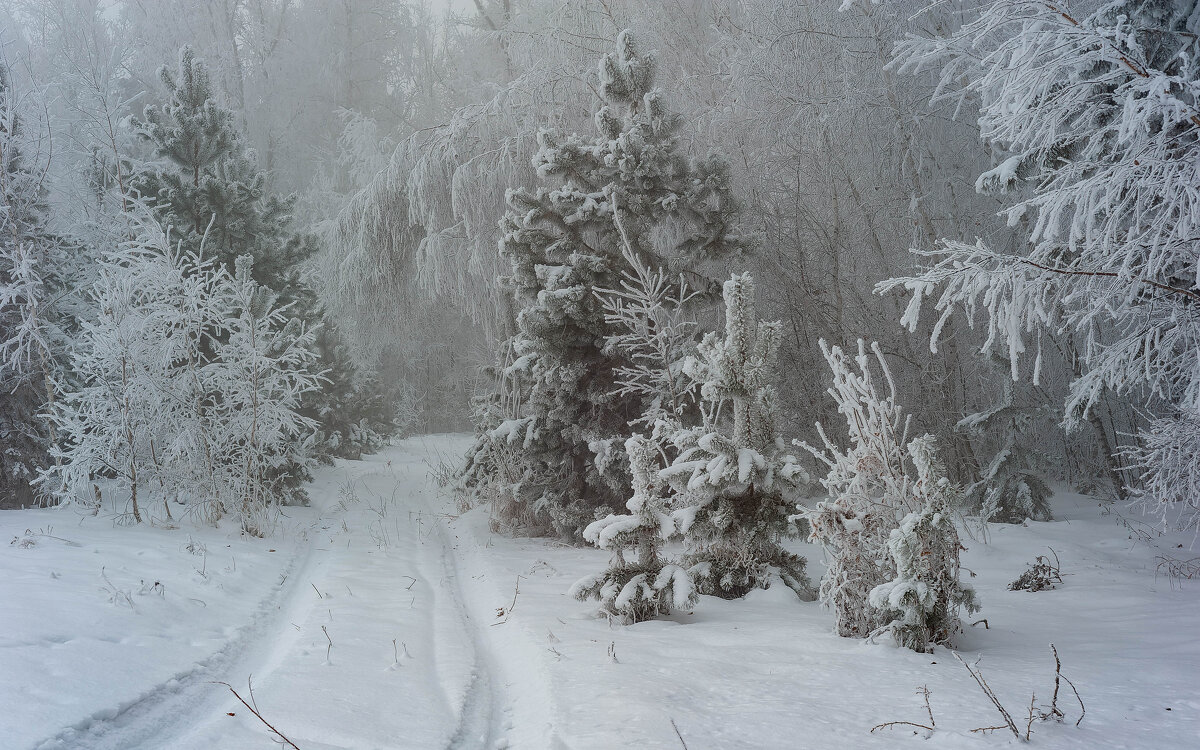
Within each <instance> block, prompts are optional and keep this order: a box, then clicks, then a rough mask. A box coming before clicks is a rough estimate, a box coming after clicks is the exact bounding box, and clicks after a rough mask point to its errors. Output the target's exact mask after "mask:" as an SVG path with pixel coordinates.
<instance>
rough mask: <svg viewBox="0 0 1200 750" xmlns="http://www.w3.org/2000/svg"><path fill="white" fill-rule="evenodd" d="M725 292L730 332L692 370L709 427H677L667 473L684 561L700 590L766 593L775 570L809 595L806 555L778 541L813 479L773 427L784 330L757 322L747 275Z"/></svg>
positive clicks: (706, 343) (705, 345) (716, 336)
mask: <svg viewBox="0 0 1200 750" xmlns="http://www.w3.org/2000/svg"><path fill="white" fill-rule="evenodd" d="M724 291H725V330H724V331H723V332H722V333H717V332H710V333H708V334H706V335H705V337H704V340H703V341H702V342H701V343H700V345H699V349H698V356H697V357H694V358H691V359H689V360H688V362H687V365H686V372H687V374H688V375H689V376H690V377H691V378H692V379H693V380H695V381H697V382H699V383H700V384H701V385H700V397H701V399H703V403H704V407H705V409H704V416H705V419H704V423H703V424H702V425H700V426H698V427H693V428H689V429H682V428H680V429H676V430H675V431H674V433H673V434H672V435H671V438H670V439H671V442H672V443H673V445H674V446H675V448H676V449H677V450H678V452H679V455H678V457H677V458H676V459H675V461H674V463H673V464H672V465H671V467H670V468H668V469H666V470H664V471H663V472H662V476H663V477H665V478H667V479H669V480H670V481H671V483H672V486H673V487H674V489H675V490H676V493H677V495H678V499H677V504H678V506H680V507H678V508H677V509H676V510H675V513H674V515H675V517H676V519H677V523H678V527H679V529H680V531H682V532H683V534H684V543H685V545H686V547H687V554H686V555H685V557H684V561H683V562H684V565H685V566H687V567H688V568H691V569H694V570H695V571H696V573H697V575H698V577H699V588H700V591H701V592H702V593H706V594H714V595H716V596H720V597H723V598H727V599H733V598H736V597H740V596H743V595H745V594H746V593H748V592H749V591H751V590H752V589H755V588H766V587H767V586H768V585H769V583H770V577H771V573H772V570H774V571H775V572H777V573H778V574H779V576H780V577H781V578H782V579H783V581H784V583H785V584H787V585H788V586H789V587H790V588H792V589H793V590H794V591H796V593H797V594H799V595H801V596H802V597H804V598H807V599H811V598H813V592H812V586H811V584H810V583H809V580H808V576H807V574H806V573H805V564H806V561H805V559H804V558H803V557H800V556H798V555H795V554H793V553H791V552H788V551H787V550H785V549H784V548H783V547H782V545H781V541H782V540H783V539H784V538H785V537H791V536H797V535H798V530H797V529H796V527H795V526H794V525H793V523H792V522H791V516H792V512H791V510H792V508H793V503H794V501H789V498H788V497H787V496H786V493H788V492H789V491H790V490H794V489H795V488H796V487H797V485H798V484H799V483H800V482H803V481H805V480H807V478H808V476H807V474H806V473H805V472H804V470H803V469H802V468H801V467H800V465H799V463H798V462H797V461H796V458H795V457H794V456H792V455H791V454H789V453H787V452H786V451H785V450H784V443H783V440H782V438H780V436H779V433H778V432H777V430H776V409H777V406H776V395H775V387H774V386H773V385H772V381H773V380H774V376H775V359H776V355H777V352H778V348H779V336H780V330H781V324H780V323H779V322H773V323H768V322H765V321H759V320H757V319H756V317H755V309H754V280H753V279H752V278H751V277H750V274H741V275H735V276H733V277H732V278H731V279H730V280H729V281H726V282H725V289H724Z"/></svg>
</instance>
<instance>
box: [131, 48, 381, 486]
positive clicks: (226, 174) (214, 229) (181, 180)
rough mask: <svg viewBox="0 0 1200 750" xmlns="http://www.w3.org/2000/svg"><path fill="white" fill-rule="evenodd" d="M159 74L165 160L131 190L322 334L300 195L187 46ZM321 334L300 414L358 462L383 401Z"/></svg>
mask: <svg viewBox="0 0 1200 750" xmlns="http://www.w3.org/2000/svg"><path fill="white" fill-rule="evenodd" d="M159 77H160V78H161V80H162V84H163V86H164V88H165V89H166V93H167V98H166V100H165V101H164V102H163V103H161V104H158V105H151V106H149V107H147V108H146V110H145V119H144V121H143V122H141V123H140V129H141V132H142V133H143V135H144V137H145V138H146V139H147V140H148V142H149V143H150V144H151V145H152V146H153V149H154V154H155V156H156V158H157V159H158V161H157V162H155V163H152V164H149V165H145V166H144V167H143V168H142V170H141V171H140V172H139V173H138V175H137V176H136V178H135V179H134V181H133V186H134V188H135V189H136V190H137V191H139V192H140V193H141V194H142V195H143V196H145V197H146V198H147V199H149V200H151V201H152V205H153V206H154V210H155V213H156V214H157V216H158V218H159V221H160V222H162V223H163V224H164V225H166V226H170V227H171V231H172V236H173V237H175V238H176V241H177V242H181V243H182V246H183V248H184V249H186V250H189V251H191V252H198V251H199V249H200V247H201V245H202V246H203V247H204V251H205V254H206V255H207V256H208V257H212V258H214V259H215V260H216V261H217V263H218V264H221V265H224V266H226V267H227V268H230V269H232V268H233V267H234V266H235V264H236V263H237V259H238V258H239V257H241V256H243V255H248V256H250V257H251V258H252V260H253V264H252V268H253V274H254V280H255V281H256V282H257V283H259V284H260V285H262V286H263V287H265V288H268V289H271V290H273V291H275V292H276V293H277V294H278V295H279V297H280V299H279V303H280V304H281V305H283V306H286V307H288V309H289V315H290V316H292V317H297V318H299V319H301V320H303V321H304V322H305V324H306V325H307V326H308V327H309V328H312V329H317V328H318V326H320V325H321V324H322V323H323V322H324V318H325V311H324V308H323V306H322V305H321V304H320V302H319V301H318V300H317V296H316V293H315V292H314V291H313V289H312V287H311V286H310V284H309V283H308V278H307V277H306V275H305V274H304V273H303V264H304V262H305V261H306V260H307V259H308V258H310V257H311V256H312V255H313V253H314V252H315V251H316V249H317V245H316V239H315V237H314V236H313V235H310V234H306V233H303V232H297V231H295V230H294V229H293V226H292V225H293V215H292V214H293V208H294V206H295V204H296V200H297V199H296V196H295V195H290V196H282V197H281V196H279V195H276V194H275V193H273V192H272V191H271V189H270V185H269V181H268V174H267V173H266V172H265V171H263V170H261V169H259V167H258V162H257V155H256V154H255V153H254V152H253V151H252V150H250V149H248V148H247V147H246V145H245V142H244V139H243V137H242V135H241V133H240V132H239V131H238V128H237V126H236V117H235V113H234V112H233V111H232V110H230V109H228V108H226V107H224V106H222V105H221V104H220V103H219V101H218V92H217V90H216V88H215V86H214V84H213V82H212V80H211V78H210V75H209V70H208V67H207V66H206V65H205V63H204V62H203V61H202V60H200V59H199V58H197V57H196V54H195V52H194V51H193V50H192V49H191V48H190V47H184V48H183V49H181V50H180V53H179V63H178V66H177V68H176V69H175V70H170V69H168V68H167V67H165V66H164V67H162V68H160V70H159ZM316 336H317V338H316V339H314V343H315V344H316V346H315V349H316V353H317V360H318V362H319V369H320V370H322V371H324V372H325V373H326V381H325V382H324V385H323V387H322V388H321V389H318V390H316V391H313V392H310V393H308V394H307V395H306V396H305V397H304V406H303V411H304V413H305V414H306V415H307V416H308V417H310V418H313V419H316V420H317V421H318V422H319V423H320V426H321V440H320V444H319V445H318V449H323V450H326V451H328V452H329V453H332V454H336V455H355V456H357V455H359V454H360V453H361V451H362V450H364V449H366V450H370V449H373V448H375V447H378V444H379V442H380V437H379V436H380V433H383V434H386V433H387V432H388V431H389V429H390V426H389V424H388V420H387V418H386V417H385V416H384V415H385V410H380V411H378V412H367V411H364V410H362V409H359V408H355V406H356V405H357V404H359V403H363V402H375V403H378V401H379V398H378V396H379V394H378V393H376V392H372V391H373V389H372V387H371V383H372V382H373V381H371V380H370V379H369V378H366V377H360V376H359V375H358V374H357V373H356V372H355V369H356V368H355V367H354V365H353V364H352V363H351V361H350V360H349V354H348V352H346V350H345V347H344V346H342V345H341V342H340V340H339V338H340V337H339V332H338V329H337V328H336V327H335V326H329V327H327V328H326V330H323V331H316ZM377 415H378V416H377ZM364 420H366V421H365V423H364ZM360 439H361V440H360ZM304 477H305V473H304V472H303V471H302V470H300V469H299V467H295V470H294V476H293V477H292V478H291V480H290V481H291V483H292V484H294V485H298V483H299V481H300V480H302V479H303V478H304Z"/></svg>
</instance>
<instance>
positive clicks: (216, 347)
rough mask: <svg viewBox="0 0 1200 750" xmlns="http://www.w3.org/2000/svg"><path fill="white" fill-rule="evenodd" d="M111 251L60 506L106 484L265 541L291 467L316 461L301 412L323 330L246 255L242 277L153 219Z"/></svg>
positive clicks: (72, 391)
mask: <svg viewBox="0 0 1200 750" xmlns="http://www.w3.org/2000/svg"><path fill="white" fill-rule="evenodd" d="M134 219H135V221H136V228H137V230H138V231H137V235H136V236H135V237H134V239H132V240H130V241H128V242H126V243H124V244H122V245H121V246H120V247H118V248H116V249H113V250H110V251H108V252H106V253H105V255H104V256H103V258H102V262H101V264H100V273H99V280H98V281H97V282H96V285H95V288H94V289H93V291H92V296H93V299H94V301H95V304H96V308H97V310H98V316H97V318H96V319H95V320H85V321H82V331H81V333H80V335H79V338H78V341H77V345H76V347H75V349H74V351H73V353H72V369H73V371H74V373H75V374H76V375H77V377H78V385H74V384H70V383H61V384H60V390H61V394H60V398H59V399H58V401H57V403H56V404H55V408H54V410H53V412H52V418H53V420H54V423H55V425H56V427H57V428H58V429H59V430H61V432H62V435H63V442H62V445H61V446H55V447H54V448H53V450H52V455H53V456H54V458H55V459H56V465H55V466H54V467H53V468H51V469H48V470H47V471H46V472H44V474H43V477H42V478H41V480H40V481H43V482H45V483H46V486H47V487H48V488H49V489H51V490H52V491H54V492H55V493H56V495H57V497H58V499H59V500H60V501H63V502H83V503H88V504H91V503H92V502H93V498H94V499H95V501H96V502H98V501H99V499H100V493H99V490H98V489H97V488H98V484H97V481H98V480H99V479H101V478H107V479H110V480H115V484H113V485H110V486H114V487H115V488H117V489H118V490H119V492H120V494H121V495H122V496H127V497H128V498H129V508H130V517H131V519H132V520H133V521H134V522H141V521H143V520H146V518H145V514H146V512H147V509H148V508H149V507H150V506H149V501H150V500H153V501H154V503H155V507H161V508H162V509H163V510H164V515H165V516H166V517H167V518H168V519H169V518H170V517H171V510H170V507H171V503H180V504H183V505H184V506H185V507H186V508H187V509H188V510H189V511H191V512H194V513H196V514H198V515H199V516H200V517H201V518H203V519H204V520H207V521H215V520H216V519H217V518H219V517H220V516H222V515H223V514H225V513H227V512H231V513H234V514H235V515H236V516H237V517H238V518H239V519H240V521H241V524H242V528H243V529H244V530H245V531H247V532H248V533H252V534H256V535H262V534H264V533H266V532H267V531H268V529H269V527H270V523H271V516H272V511H273V509H274V508H275V507H276V506H277V505H278V504H279V503H280V502H282V501H284V500H286V499H287V495H288V493H289V492H290V490H289V488H288V483H287V482H286V481H285V480H286V475H287V473H288V472H287V471H286V470H285V468H286V467H290V466H301V467H306V466H308V465H310V464H311V459H310V457H309V456H310V451H311V449H312V440H313V434H314V429H315V423H314V422H313V421H312V420H311V419H309V418H307V417H304V416H302V415H301V414H300V413H299V411H298V408H299V405H300V398H301V396H302V395H303V394H305V393H307V392H309V391H311V390H313V389H315V388H317V387H318V385H319V382H320V376H319V374H317V373H316V372H314V371H313V368H312V365H313V360H314V357H315V355H314V354H313V352H312V349H311V346H312V342H313V337H312V332H311V331H305V330H304V329H303V325H302V324H301V323H300V322H299V321H296V320H289V319H288V318H287V317H286V315H285V314H284V311H283V310H282V309H280V308H279V307H277V306H275V297H274V295H273V294H271V293H269V292H267V291H266V290H264V289H263V288H262V287H261V286H260V285H258V284H257V283H255V282H254V281H253V280H252V279H251V277H250V270H251V265H250V260H249V258H243V259H241V260H240V262H239V265H238V269H237V275H236V277H230V275H229V273H228V272H227V271H226V270H225V268H224V267H222V266H214V265H213V263H212V262H211V261H207V260H204V259H202V258H201V257H200V256H199V255H198V254H195V253H192V252H188V251H185V250H182V249H181V248H179V247H178V246H177V247H175V248H174V249H173V248H172V245H171V242H170V240H169V238H168V236H167V233H166V232H164V231H163V230H162V228H161V227H159V225H158V224H157V223H156V222H155V221H154V219H153V218H152V217H150V216H149V215H147V214H145V213H143V212H139V213H138V214H137V215H136V216H135V217H134Z"/></svg>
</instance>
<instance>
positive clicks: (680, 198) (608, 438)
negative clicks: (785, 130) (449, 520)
mask: <svg viewBox="0 0 1200 750" xmlns="http://www.w3.org/2000/svg"><path fill="white" fill-rule="evenodd" d="M654 76H655V63H654V57H653V56H652V55H649V54H645V53H643V52H641V51H639V49H638V48H637V45H636V43H635V42H634V37H633V34H632V33H630V32H628V31H626V32H623V33H622V34H621V36H620V39H619V41H618V44H617V51H616V52H615V53H611V54H608V55H606V56H605V57H604V59H603V60H602V61H601V63H600V86H599V93H600V96H601V99H602V101H603V104H602V106H601V107H600V109H599V110H598V111H597V113H596V116H595V125H596V129H597V131H598V133H597V134H596V135H595V136H593V137H592V138H584V137H582V136H580V135H563V134H561V133H557V132H555V131H552V130H542V131H540V133H539V135H538V142H539V144H540V150H539V151H538V153H537V155H536V157H535V158H534V164H535V166H536V167H537V172H538V175H539V177H540V178H541V179H542V180H544V181H545V182H546V183H547V185H545V186H542V187H539V188H537V189H536V190H534V191H528V190H525V189H522V188H517V189H513V190H511V191H510V192H509V194H508V204H509V210H508V213H507V214H506V215H505V217H504V218H503V220H502V222H501V231H502V233H503V238H502V241H501V253H502V254H503V256H504V257H505V258H507V259H508V260H509V261H510V262H511V264H512V274H511V276H509V277H508V278H506V279H505V280H504V283H505V285H506V288H507V289H508V291H509V292H510V293H511V295H512V299H513V303H514V306H515V308H516V309H517V310H518V312H517V316H516V318H517V328H518V331H517V333H516V334H515V335H514V336H513V337H512V338H511V340H510V341H509V342H507V343H506V344H505V345H504V347H503V348H504V350H505V351H510V352H511V353H512V355H513V357H514V358H513V360H512V362H511V363H510V364H508V366H507V367H506V369H505V373H504V374H505V375H506V376H507V377H508V378H509V380H508V381H507V382H508V383H509V384H510V385H511V387H513V388H515V389H516V391H517V394H518V396H517V398H516V399H515V401H516V404H517V406H518V408H517V410H516V411H515V413H511V414H507V415H495V413H494V412H493V413H492V417H491V419H492V420H493V421H490V422H485V423H484V424H482V425H481V426H480V433H481V435H480V439H479V441H477V443H476V446H475V448H474V449H473V450H472V454H473V457H472V460H471V463H470V469H471V471H472V472H473V475H472V476H469V477H468V479H469V481H471V482H473V483H474V484H475V485H476V486H478V485H480V484H482V483H486V482H487V481H489V474H490V475H491V476H493V477H494V476H495V474H494V468H495V467H494V465H493V463H492V462H490V461H488V460H487V457H488V456H490V455H491V454H492V449H491V446H492V445H493V444H494V442H495V441H496V440H503V441H505V442H507V443H509V444H511V445H516V446H520V450H519V452H518V458H519V461H520V462H521V464H522V466H523V468H522V469H521V472H520V474H521V476H520V479H519V487H520V492H521V502H522V503H523V504H524V505H526V506H528V507H529V508H530V509H531V510H532V511H533V512H534V513H536V514H537V515H539V516H540V517H542V518H543V519H545V521H547V522H548V523H549V525H550V526H552V527H553V528H554V529H555V530H556V531H558V532H559V533H560V534H564V535H568V536H574V535H576V534H578V533H579V532H580V531H581V530H582V529H583V527H584V526H586V525H587V523H588V522H590V520H592V518H593V515H594V512H595V511H596V510H597V509H600V508H604V507H608V508H613V507H616V506H617V504H618V503H620V502H621V496H622V494H623V489H622V488H623V487H625V486H627V485H628V482H629V479H628V471H627V469H626V468H625V467H624V465H623V464H624V462H623V461H620V460H617V459H616V456H615V454H616V451H617V448H616V447H617V446H619V445H620V443H621V442H623V440H624V436H625V435H627V434H628V431H629V427H628V425H629V423H630V422H632V421H633V420H635V419H637V418H638V417H639V416H640V415H641V414H642V413H643V412H644V411H645V408H646V406H647V404H646V403H645V399H643V398H642V397H640V396H639V394H637V393H631V392H625V393H623V394H617V393H616V391H617V390H618V387H617V378H618V377H619V376H618V368H620V367H621V366H622V365H628V364H630V363H629V362H628V361H627V360H624V359H623V358H622V357H621V356H620V354H621V353H620V351H614V350H612V349H606V348H605V341H606V339H607V338H608V337H609V336H611V335H612V334H613V333H614V331H613V328H612V325H611V324H610V323H608V322H607V321H606V319H605V314H604V306H603V304H602V303H601V301H600V300H599V299H598V298H597V296H596V294H595V292H596V291H597V290H600V289H614V288H617V287H618V285H619V284H620V281H621V274H622V273H623V272H624V271H625V270H627V269H626V262H625V260H624V258H623V253H624V252H626V251H628V252H632V253H634V254H636V255H638V256H639V257H640V258H643V259H644V260H646V261H647V262H649V263H652V264H654V265H657V266H662V267H668V268H669V267H672V266H673V265H680V266H683V267H684V269H688V268H689V266H690V265H691V264H695V263H697V262H699V261H701V260H703V259H708V258H714V257H722V256H726V255H729V254H730V253H733V252H735V251H738V250H740V249H741V247H742V243H741V240H740V239H739V238H738V237H737V236H736V235H735V234H733V229H732V221H733V219H734V217H735V215H736V209H737V207H736V204H735V203H734V201H733V199H732V196H731V195H730V191H729V186H728V180H727V177H726V170H725V167H724V165H723V163H722V162H720V161H719V160H717V159H715V158H712V159H707V160H702V161H696V160H689V159H688V158H687V157H686V156H685V155H684V151H683V144H682V143H681V142H680V130H681V128H682V125H683V122H682V120H681V118H680V117H679V116H678V115H675V114H673V113H671V112H670V111H669V110H667V109H666V106H665V102H664V101H663V96H662V93H661V92H660V91H659V90H658V89H656V88H654V83H655V80H654ZM618 222H619V223H620V224H621V226H620V228H618V226H617V224H618ZM626 246H627V247H626ZM497 416H503V417H506V418H504V419H503V421H500V423H499V424H496V423H495V420H496V417H497ZM597 459H599V460H597Z"/></svg>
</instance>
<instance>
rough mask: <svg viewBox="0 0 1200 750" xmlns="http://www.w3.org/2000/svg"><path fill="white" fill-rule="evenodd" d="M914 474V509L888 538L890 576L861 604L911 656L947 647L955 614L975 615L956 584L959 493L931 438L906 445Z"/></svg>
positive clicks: (971, 599)
mask: <svg viewBox="0 0 1200 750" xmlns="http://www.w3.org/2000/svg"><path fill="white" fill-rule="evenodd" d="M908 454H909V457H910V458H911V459H912V464H913V466H914V467H915V469H916V477H915V479H914V480H913V482H912V486H911V492H912V494H913V500H914V502H915V503H916V504H917V505H918V508H917V509H916V510H913V511H911V512H909V513H908V514H907V515H906V516H905V517H904V518H903V520H901V521H900V526H899V528H896V529H892V532H891V534H889V535H888V540H887V549H888V551H889V552H890V553H891V556H892V563H893V565H894V566H895V570H896V577H895V578H893V579H892V580H890V581H888V582H886V583H881V584H880V585H878V586H876V587H875V588H873V589H872V590H871V592H870V593H869V594H868V596H867V601H868V602H869V603H870V605H871V606H872V607H874V608H875V609H877V610H879V611H881V612H882V613H883V616H884V617H891V618H892V620H891V622H890V623H888V624H887V625H885V626H884V628H885V629H887V630H890V631H891V633H892V636H893V637H894V638H895V639H896V642H897V643H899V644H900V645H901V646H904V647H905V648H911V649H912V650H913V651H922V652H924V651H928V650H929V649H930V648H932V646H933V645H934V644H943V645H946V644H949V643H950V642H951V640H952V639H953V638H954V636H955V635H957V634H958V633H959V632H960V631H961V630H962V625H961V623H960V621H959V616H958V613H959V609H960V608H961V609H966V610H967V612H975V611H977V610H978V609H979V605H978V604H977V603H976V601H975V592H974V590H972V589H971V587H970V586H967V585H964V584H963V583H962V582H961V580H960V579H959V573H960V566H959V551H960V550H961V549H962V544H961V543H960V541H959V538H958V529H957V527H956V526H955V524H954V509H955V507H956V506H957V505H958V504H959V503H960V502H961V500H962V498H961V496H960V494H961V493H960V491H959V490H958V488H956V487H954V486H953V485H951V484H950V480H949V479H947V478H946V476H945V470H944V469H943V468H942V466H941V461H940V460H939V459H938V455H937V444H936V441H935V440H934V438H933V436H932V435H923V436H921V437H919V438H916V439H915V440H913V441H912V442H910V443H909V444H908Z"/></svg>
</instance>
